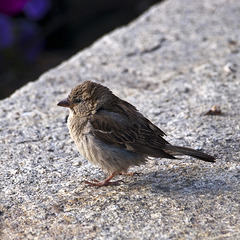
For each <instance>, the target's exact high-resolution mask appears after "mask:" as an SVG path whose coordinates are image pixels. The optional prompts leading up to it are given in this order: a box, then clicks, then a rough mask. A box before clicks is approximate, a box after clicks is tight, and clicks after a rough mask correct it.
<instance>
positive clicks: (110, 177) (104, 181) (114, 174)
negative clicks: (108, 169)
mask: <svg viewBox="0 0 240 240" xmlns="http://www.w3.org/2000/svg"><path fill="white" fill-rule="evenodd" d="M116 175H117V174H116V173H113V174H111V175H110V176H109V177H108V178H106V179H105V180H103V181H101V182H99V181H97V180H94V182H89V181H85V183H87V184H89V185H91V186H98V187H102V186H109V185H118V184H119V182H123V181H121V180H119V181H114V182H110V180H111V179H112V178H114V177H115V176H116Z"/></svg>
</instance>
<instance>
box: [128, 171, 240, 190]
mask: <svg viewBox="0 0 240 240" xmlns="http://www.w3.org/2000/svg"><path fill="white" fill-rule="evenodd" d="M226 176H228V175H227V174H226V173H225V174H222V175H219V173H218V174H217V171H216V174H214V173H212V172H211V174H210V173H197V174H196V173H195V172H193V173H188V174H185V175H184V176H182V175H178V173H177V172H168V171H164V170H162V171H161V170H160V171H159V170H158V171H151V172H148V173H142V174H140V176H136V177H134V179H132V180H130V179H129V180H128V182H127V183H126V182H125V183H124V184H127V185H128V189H129V190H134V189H138V188H142V187H143V186H144V187H145V188H148V189H149V190H150V191H151V192H152V193H156V194H170V195H191V194H194V195H199V194H201V195H202V194H211V195H219V194H231V193H235V192H236V186H237V182H236V183H234V182H233V181H232V178H231V176H228V179H226V178H225V177H226ZM233 177H234V176H233ZM236 178H237V177H236ZM129 192H131V191H129Z"/></svg>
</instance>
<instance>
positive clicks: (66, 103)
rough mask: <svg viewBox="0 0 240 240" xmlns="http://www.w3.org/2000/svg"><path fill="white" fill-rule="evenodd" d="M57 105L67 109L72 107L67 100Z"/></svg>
mask: <svg viewBox="0 0 240 240" xmlns="http://www.w3.org/2000/svg"><path fill="white" fill-rule="evenodd" d="M57 105H58V106H61V107H68V108H71V107H72V104H70V102H69V101H68V100H67V98H66V99H64V100H62V101H61V102H59V103H58V104H57Z"/></svg>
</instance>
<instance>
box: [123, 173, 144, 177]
mask: <svg viewBox="0 0 240 240" xmlns="http://www.w3.org/2000/svg"><path fill="white" fill-rule="evenodd" d="M119 175H124V176H131V177H132V176H135V175H137V176H139V175H140V173H137V172H121V173H119Z"/></svg>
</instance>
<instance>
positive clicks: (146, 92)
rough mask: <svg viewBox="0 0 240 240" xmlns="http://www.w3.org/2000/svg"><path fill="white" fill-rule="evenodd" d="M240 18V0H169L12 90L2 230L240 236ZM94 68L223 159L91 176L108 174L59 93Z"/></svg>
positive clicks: (1, 142) (6, 103) (14, 233)
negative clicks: (81, 144)
mask: <svg viewBox="0 0 240 240" xmlns="http://www.w3.org/2000/svg"><path fill="white" fill-rule="evenodd" d="M239 29H240V1H239V0H225V1H224V0H211V1H209V0H203V1H191V0H170V1H165V2H164V3H162V4H159V5H156V6H154V7H152V8H151V9H150V10H149V11H148V12H146V13H145V14H143V15H142V16H141V17H140V18H138V19H137V20H136V21H134V22H133V23H132V24H130V25H128V26H126V27H123V28H120V29H118V30H116V31H114V32H112V33H110V34H108V35H106V36H104V37H103V38H102V39H100V40H99V41H97V42H96V43H95V44H93V46H91V47H90V48H88V49H86V50H84V51H82V52H80V53H78V54H77V55H75V56H74V57H73V58H72V59H70V60H68V61H66V62H65V63H63V64H62V65H60V66H58V67H57V68H55V69H52V70H50V71H49V72H47V73H46V74H44V75H43V76H41V77H40V78H39V80H37V81H36V82H33V83H29V84H27V85H26V86H24V87H23V88H21V89H19V90H18V91H16V92H15V93H14V94H13V95H12V96H11V97H10V98H8V99H5V100H3V101H1V102H0V109H1V110H0V116H1V118H0V152H1V158H0V161H1V163H0V167H1V171H0V175H1V179H0V181H1V182H0V184H1V210H0V214H1V232H2V235H1V239H240V187H239V180H240V163H239V155H240V146H239V139H240V123H239V119H240V104H239V95H240V94H239V92H240V91H239V89H240V78H239V72H240V71H239V64H240V63H239V62H240V61H239V60H240V51H239V49H240V32H239ZM86 79H92V80H95V81H98V82H100V83H103V84H104V85H107V86H108V87H110V88H111V89H112V90H113V92H114V93H115V94H117V95H118V96H120V97H122V98H124V99H126V100H127V101H130V102H131V103H132V104H134V105H136V106H137V107H138V109H139V110H140V111H141V112H142V113H144V114H145V115H146V116H147V117H148V118H149V119H151V120H152V121H153V122H155V123H156V124H157V125H158V126H160V127H161V128H162V129H163V130H164V131H165V132H166V133H167V134H168V137H167V139H168V140H169V141H170V142H172V143H174V144H181V145H186V146H192V147H195V148H199V149H203V150H204V151H206V152H208V153H211V154H214V155H215V156H216V157H217V162H216V163H215V164H210V163H205V162H201V161H198V160H194V159H190V158H187V157H184V158H182V159H181V160H174V161H173V160H167V159H161V160H150V161H149V163H148V164H147V165H145V166H140V167H136V168H134V169H133V171H137V172H139V173H140V175H139V176H134V177H125V176H119V177H118V179H123V180H124V182H125V183H124V184H121V185H119V186H111V187H102V188H95V187H90V186H87V185H85V184H84V183H83V181H84V180H86V179H87V180H91V179H94V178H98V179H102V178H103V177H105V175H104V173H103V172H102V171H101V170H99V169H98V168H97V167H95V166H92V165H91V164H90V163H88V161H86V160H84V159H83V158H82V157H81V156H80V155H79V154H78V153H77V151H76V147H75V146H74V144H73V142H72V140H71V139H70V136H69V134H68V130H67V126H66V122H65V117H66V115H67V111H66V110H65V109H63V108H60V107H57V106H56V103H57V102H58V101H59V100H62V99H63V98H64V97H66V96H67V94H68V93H69V91H70V89H71V88H72V87H73V86H74V85H76V84H78V83H80V82H82V81H83V80H86ZM213 105H220V107H221V109H222V114H221V115H219V116H218V115H217V116H211V115H205V113H206V112H207V111H208V110H209V109H210V108H211V107H212V106H213Z"/></svg>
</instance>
